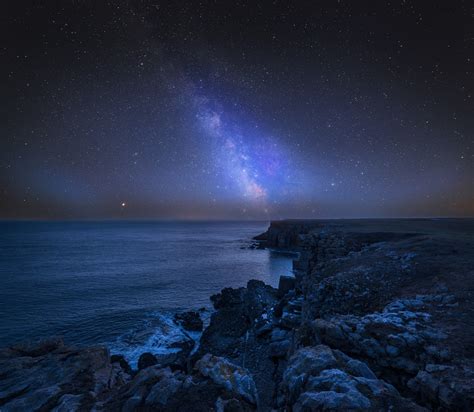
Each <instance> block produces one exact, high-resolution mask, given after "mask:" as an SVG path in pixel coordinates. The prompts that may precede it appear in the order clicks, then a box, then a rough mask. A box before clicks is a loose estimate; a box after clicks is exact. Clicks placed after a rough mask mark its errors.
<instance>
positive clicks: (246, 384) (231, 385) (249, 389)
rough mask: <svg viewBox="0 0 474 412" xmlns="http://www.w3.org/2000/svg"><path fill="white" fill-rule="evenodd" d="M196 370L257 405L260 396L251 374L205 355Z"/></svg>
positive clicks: (219, 358)
mask: <svg viewBox="0 0 474 412" xmlns="http://www.w3.org/2000/svg"><path fill="white" fill-rule="evenodd" d="M195 368H196V369H197V370H198V371H199V372H200V373H201V374H202V375H203V376H206V377H209V378H211V379H212V380H213V382H215V383H216V384H218V385H222V386H223V387H224V388H226V389H227V390H229V391H231V392H235V393H238V394H239V395H241V396H242V397H243V398H245V399H246V400H247V401H249V402H250V403H252V404H254V405H257V403H258V394H257V389H256V387H255V383H254V381H253V379H252V376H251V375H250V373H249V372H248V371H247V370H245V369H243V368H241V367H239V366H237V365H234V364H232V363H230V362H229V361H227V360H226V359H224V358H221V357H218V356H213V355H210V354H207V355H205V356H204V357H203V358H202V359H200V360H199V361H198V362H197V363H196V366H195Z"/></svg>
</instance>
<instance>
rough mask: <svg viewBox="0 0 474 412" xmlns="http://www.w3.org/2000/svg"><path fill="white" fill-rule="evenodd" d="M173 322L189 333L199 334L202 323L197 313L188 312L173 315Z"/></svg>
mask: <svg viewBox="0 0 474 412" xmlns="http://www.w3.org/2000/svg"><path fill="white" fill-rule="evenodd" d="M174 322H175V323H176V324H178V325H181V326H182V327H183V329H185V330H187V331H190V332H201V331H202V328H203V321H202V319H201V315H200V314H199V312H195V311H189V312H183V313H177V314H175V315H174Z"/></svg>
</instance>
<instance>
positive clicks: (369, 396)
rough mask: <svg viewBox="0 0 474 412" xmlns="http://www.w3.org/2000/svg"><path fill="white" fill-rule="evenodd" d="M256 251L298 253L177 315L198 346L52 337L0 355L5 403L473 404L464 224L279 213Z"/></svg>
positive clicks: (80, 406)
mask: <svg viewBox="0 0 474 412" xmlns="http://www.w3.org/2000/svg"><path fill="white" fill-rule="evenodd" d="M255 242H256V243H255V244H253V246H252V247H268V248H277V249H285V250H291V251H294V252H297V253H298V256H299V258H298V259H297V260H296V261H295V262H294V270H295V277H294V278H290V277H282V278H281V279H280V284H279V287H278V288H272V287H270V286H268V285H265V284H264V283H263V282H260V281H257V280H251V281H249V282H248V284H247V286H246V287H245V288H244V287H242V288H238V289H231V288H226V289H223V290H222V291H221V292H220V293H219V294H217V295H214V296H212V297H211V301H212V304H213V306H214V309H215V311H214V312H213V313H212V315H211V319H210V322H209V324H208V325H207V326H205V325H203V322H202V320H201V316H200V313H199V312H186V313H183V314H177V315H176V317H175V322H176V323H179V324H180V325H181V326H182V327H183V328H184V329H186V330H189V331H201V330H203V332H202V335H201V338H200V341H199V342H198V345H196V346H195V345H194V344H193V343H192V342H190V341H184V342H182V343H178V344H177V345H176V352H174V353H171V354H166V355H156V354H151V353H145V354H143V355H142V356H141V357H140V360H139V362H138V369H137V370H132V368H131V367H130V366H129V365H128V363H127V362H126V360H125V359H124V358H123V357H122V356H120V355H113V356H111V355H110V354H109V352H108V350H107V349H106V348H102V347H93V348H73V347H69V346H67V345H65V344H64V343H63V342H62V341H61V340H60V339H51V340H48V341H43V342H39V343H35V344H24V345H17V346H14V347H10V348H5V349H3V350H1V351H0V410H1V411H33V410H38V411H50V410H52V411H58V412H59V411H90V410H94V411H154V410H158V411H212V410H214V411H253V410H260V411H271V410H279V411H319V410H321V411H347V410H360V411H387V410H393V411H425V410H426V411H430V410H432V411H450V410H455V411H472V410H473V408H474V304H473V301H474V300H473V297H474V296H473V293H474V222H473V221H472V220H468V219H466V220H462V219H459V220H455V219H451V220H449V219H446V220H432V219H418V220H416V219H410V220H401V219H397V220H380V221H378V220H370V221H363V220H357V221H356V220H354V221H350V220H349V221H346V220H345V221H322V220H318V221H316V220H315V221H277V222H272V223H271V225H270V227H269V229H268V230H267V232H265V233H264V234H261V235H258V236H256V237H255Z"/></svg>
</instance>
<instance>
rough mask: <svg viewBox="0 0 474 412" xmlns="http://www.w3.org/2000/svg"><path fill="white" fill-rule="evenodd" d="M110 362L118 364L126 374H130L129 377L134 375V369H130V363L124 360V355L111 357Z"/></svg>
mask: <svg viewBox="0 0 474 412" xmlns="http://www.w3.org/2000/svg"><path fill="white" fill-rule="evenodd" d="M110 362H111V363H118V364H119V365H120V367H121V368H122V369H123V371H124V372H126V373H128V374H129V375H132V374H133V371H132V368H131V367H130V365H129V363H128V362H127V360H126V359H125V358H124V356H123V355H112V356H110Z"/></svg>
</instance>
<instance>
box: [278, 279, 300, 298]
mask: <svg viewBox="0 0 474 412" xmlns="http://www.w3.org/2000/svg"><path fill="white" fill-rule="evenodd" d="M295 284H296V279H295V278H294V277H293V276H280V280H279V282H278V297H280V298H281V297H283V296H285V295H286V294H287V293H288V292H289V291H290V290H293V289H294V288H295Z"/></svg>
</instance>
